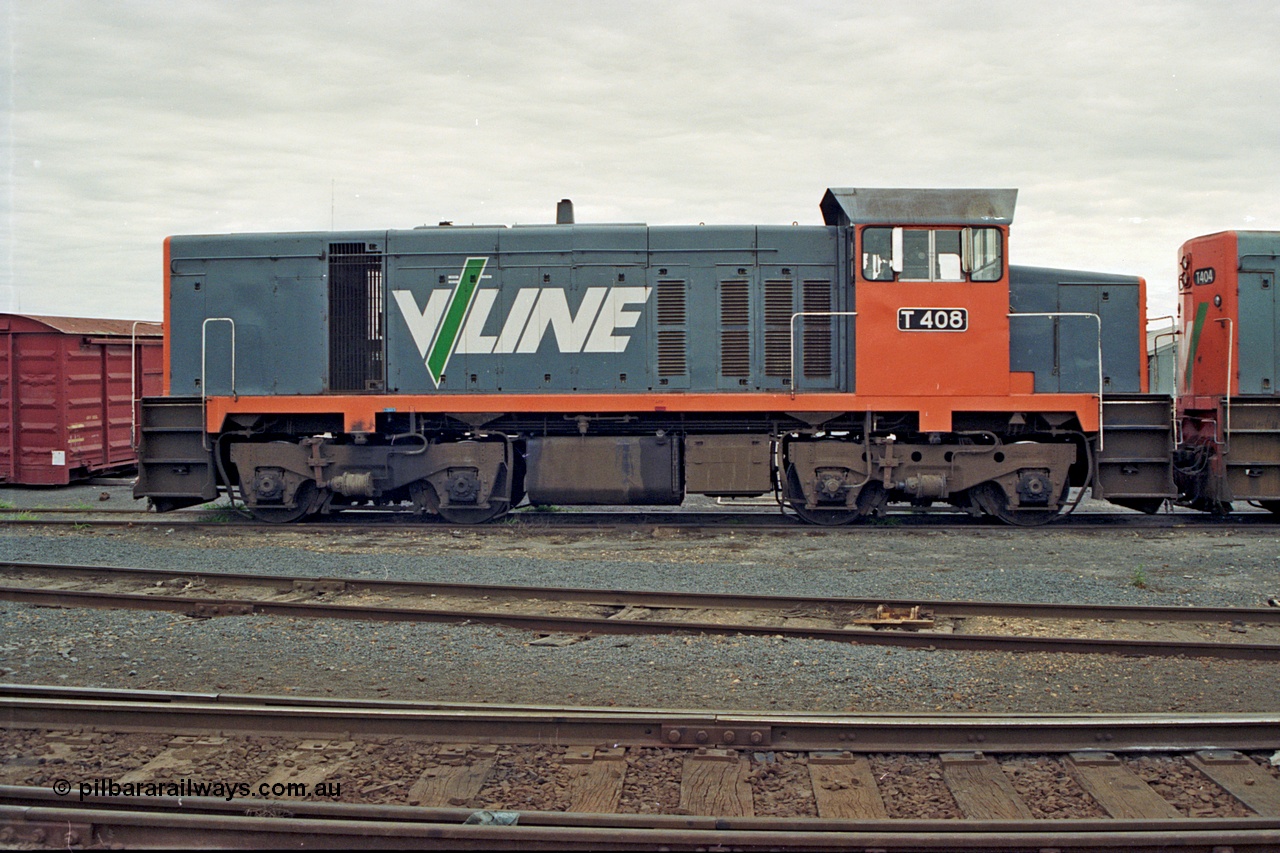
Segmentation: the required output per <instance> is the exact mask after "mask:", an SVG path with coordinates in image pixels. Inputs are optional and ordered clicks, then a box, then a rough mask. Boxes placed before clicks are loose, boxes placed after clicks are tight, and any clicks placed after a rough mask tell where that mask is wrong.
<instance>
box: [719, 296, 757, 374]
mask: <svg viewBox="0 0 1280 853" xmlns="http://www.w3.org/2000/svg"><path fill="white" fill-rule="evenodd" d="M750 306H751V291H750V286H749V284H748V283H747V282H746V281H740V280H734V281H723V282H721V283H720V373H721V375H722V376H750V375H751V329H750V323H751V310H750Z"/></svg>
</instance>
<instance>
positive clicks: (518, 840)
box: [0, 800, 1280, 853]
mask: <svg viewBox="0 0 1280 853" xmlns="http://www.w3.org/2000/svg"><path fill="white" fill-rule="evenodd" d="M187 802H190V801H189V800H184V803H187ZM240 804H241V805H242V806H248V807H252V806H253V805H254V804H253V803H252V802H250V801H241V803H240ZM201 805H203V804H201ZM258 805H260V806H261V807H262V808H263V809H264V810H266V811H267V812H268V813H270V811H269V810H270V809H271V808H272V806H276V807H278V805H279V804H278V803H274V802H264V803H260V804H258ZM383 808H385V807H383ZM290 810H292V805H291V807H290ZM422 811H426V810H422ZM363 812H364V810H363V809H360V808H358V807H353V808H350V809H348V810H346V813H345V814H339V815H338V816H326V817H297V816H289V817H280V816H276V817H262V816H251V815H243V814H241V815H230V814H223V813H218V812H216V811H215V812H205V813H190V812H188V811H186V810H185V809H184V810H183V811H181V812H179V811H177V810H176V809H173V808H169V809H165V808H163V807H162V806H159V805H157V804H151V803H149V804H146V805H145V806H144V805H139V806H135V807H133V808H131V809H127V810H126V809H119V808H103V807H98V808H83V807H80V808H78V807H68V806H65V805H64V806H61V807H58V806H21V805H0V824H6V825H7V827H8V828H9V829H10V830H11V832H12V831H14V830H17V831H19V832H20V831H21V830H22V829H23V828H24V827H26V828H27V829H28V832H27V833H26V834H27V835H29V836H30V837H31V838H33V839H34V838H40V839H42V842H44V843H50V846H59V847H63V846H65V847H70V846H72V844H75V845H77V846H78V845H81V844H87V843H90V842H92V841H96V840H98V839H110V841H111V842H112V843H113V845H116V844H118V845H123V846H125V847H140V846H146V847H154V846H157V845H165V846H172V847H176V848H191V847H202V848H208V847H218V848H226V849H235V848H244V847H255V848H263V849H265V848H283V847H296V848H300V849H337V848H348V849H368V848H376V849H488V850H653V849H730V850H796V851H807V850H830V849H878V850H884V851H907V850H916V851H920V850H928V851H932V850H947V851H953V850H963V849H970V850H991V849H999V850H1002V851H1020V850H1029V851H1031V850H1034V851H1043V850H1045V849H1054V848H1056V849H1062V850H1067V849H1082V848H1083V849H1088V850H1094V851H1097V850H1122V849H1123V850H1130V851H1152V853H1155V851H1162V853H1167V851H1170V850H1205V851H1209V850H1222V849H1223V845H1229V846H1230V847H1229V849H1233V850H1274V849H1275V845H1276V844H1277V843H1280V829H1278V828H1277V822H1276V821H1275V820H1271V819H1266V818H1258V819H1250V818H1235V819H1231V818H1216V819H1215V818H1200V819H1195V818H1187V819H1185V820H1182V821H1129V820H1120V821H1111V822H1107V823H1104V822H1100V821H1079V822H1075V821H1039V822H1035V821H963V820H956V821H930V822H914V821H912V822H902V823H908V824H909V826H901V825H899V822H890V821H859V822H857V823H855V822H853V821H849V822H846V823H845V825H844V827H843V828H809V824H808V823H807V822H806V821H804V820H803V819H772V820H770V819H767V818H754V819H752V818H693V817H691V818H687V819H683V818H682V819H679V821H680V823H681V824H683V825H662V826H655V827H646V826H630V825H626V824H625V823H622V824H621V825H619V823H618V822H608V819H606V820H603V821H602V820H599V818H597V819H596V820H594V821H592V822H591V823H570V822H569V821H567V820H564V819H561V820H560V821H558V822H557V823H554V824H544V823H541V822H539V821H537V818H538V817H540V816H541V815H544V814H547V813H531V812H521V813H520V818H521V819H522V820H524V821H526V823H525V825H517V826H468V825H464V824H462V823H461V821H459V820H458V819H457V816H455V815H449V816H448V818H444V816H441V818H444V819H441V818H436V816H435V815H432V816H423V817H421V818H418V819H416V820H414V819H399V820H395V819H391V820H389V819H386V818H379V817H365V816H362V813H363ZM1080 824H1083V825H1080Z"/></svg>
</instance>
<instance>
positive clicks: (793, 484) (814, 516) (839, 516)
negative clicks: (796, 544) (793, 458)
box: [787, 466, 859, 527]
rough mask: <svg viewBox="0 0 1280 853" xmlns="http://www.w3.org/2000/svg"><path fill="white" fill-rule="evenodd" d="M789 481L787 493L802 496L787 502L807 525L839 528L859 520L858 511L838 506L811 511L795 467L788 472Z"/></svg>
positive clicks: (789, 499)
mask: <svg viewBox="0 0 1280 853" xmlns="http://www.w3.org/2000/svg"><path fill="white" fill-rule="evenodd" d="M787 480H788V488H787V491H788V492H789V493H790V494H792V495H800V497H798V498H790V497H789V498H788V499H787V502H788V503H789V504H791V508H792V509H794V510H795V511H796V515H798V516H800V520H801V521H803V522H805V523H806V524H817V525H821V526H823V527H838V526H840V525H842V524H852V523H853V522H854V521H857V520H858V516H859V512H858V510H856V509H849V508H847V507H844V506H838V508H833V509H809V508H808V507H806V506H805V505H804V497H803V494H804V493H803V492H802V491H801V490H800V477H799V475H798V474H797V473H796V469H795V466H791V467H790V469H789V470H788V473H787Z"/></svg>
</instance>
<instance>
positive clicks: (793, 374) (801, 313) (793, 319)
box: [790, 311, 858, 397]
mask: <svg viewBox="0 0 1280 853" xmlns="http://www.w3.org/2000/svg"><path fill="white" fill-rule="evenodd" d="M857 316H858V312H857V311H797V312H796V313H794V314H792V315H791V330H790V332H791V338H790V343H791V353H790V354H791V379H790V383H791V396H792V397H794V396H795V395H796V318H797V317H857Z"/></svg>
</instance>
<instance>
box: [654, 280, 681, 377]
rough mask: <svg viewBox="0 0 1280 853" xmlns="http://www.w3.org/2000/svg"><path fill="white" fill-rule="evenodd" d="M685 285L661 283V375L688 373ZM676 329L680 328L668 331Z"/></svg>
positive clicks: (659, 328) (678, 282) (663, 281)
mask: <svg viewBox="0 0 1280 853" xmlns="http://www.w3.org/2000/svg"><path fill="white" fill-rule="evenodd" d="M685 292H686V291H685V283H684V282H683V281H670V280H662V281H659V282H658V376H659V377H671V376H683V375H684V374H685V373H686V372H688V359H687V344H688V341H687V337H686V333H685V324H686V322H687V321H688V310H687V308H686V304H685ZM671 326H675V327H677V328H668V327H671Z"/></svg>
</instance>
